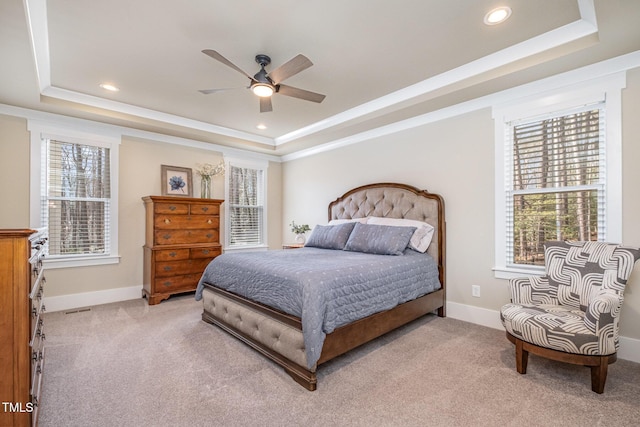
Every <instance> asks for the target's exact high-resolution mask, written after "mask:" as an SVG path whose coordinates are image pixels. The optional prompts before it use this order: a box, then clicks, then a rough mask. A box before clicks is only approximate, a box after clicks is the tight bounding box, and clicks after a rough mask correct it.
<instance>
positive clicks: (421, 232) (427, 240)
mask: <svg viewBox="0 0 640 427" xmlns="http://www.w3.org/2000/svg"><path fill="white" fill-rule="evenodd" d="M367 224H377V225H393V226H396V227H416V231H414V232H413V236H411V240H410V241H409V247H410V248H411V249H413V250H416V251H418V252H422V253H425V252H426V251H427V249H428V248H429V245H430V244H431V239H432V238H433V230H434V228H433V226H432V225H430V224H427V223H426V222H422V221H415V220H413V219H402V218H380V217H376V216H371V217H369V220H368V221H367Z"/></svg>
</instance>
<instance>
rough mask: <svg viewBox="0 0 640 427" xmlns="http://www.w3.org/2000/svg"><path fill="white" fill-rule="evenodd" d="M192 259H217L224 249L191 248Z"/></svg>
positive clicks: (214, 247)
mask: <svg viewBox="0 0 640 427" xmlns="http://www.w3.org/2000/svg"><path fill="white" fill-rule="evenodd" d="M190 252H191V256H190V258H191V259H197V258H213V257H217V256H218V255H220V254H221V253H222V248H221V247H220V246H211V247H206V248H191V249H190Z"/></svg>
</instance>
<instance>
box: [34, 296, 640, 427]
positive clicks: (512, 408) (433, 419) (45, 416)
mask: <svg viewBox="0 0 640 427" xmlns="http://www.w3.org/2000/svg"><path fill="white" fill-rule="evenodd" d="M201 312H202V308H201V303H199V302H196V301H194V299H193V296H192V295H188V296H182V297H173V298H171V299H169V300H167V301H164V302H162V303H161V304H159V305H156V306H152V307H149V306H148V305H147V304H146V302H145V300H142V299H139V300H134V301H126V302H122V303H114V304H106V305H102V306H95V307H91V309H90V311H80V312H76V313H70V314H65V313H63V312H58V313H48V314H47V315H46V319H45V322H46V323H45V328H46V335H47V341H46V344H47V348H46V363H45V369H44V383H43V397H42V404H41V408H40V410H41V413H40V426H41V427H46V426H65V427H69V426H136V427H137V426H236V425H238V426H255V425H260V426H284V425H287V426H289V425H292V426H299V425H300V426H301V425H304V426H327V425H331V426H352V425H354V426H431V425H433V426H498V425H499V426H587V425H590V426H592V425H600V426H631V425H633V426H635V425H638V422H640V421H639V420H640V364H636V363H631V362H628V361H625V360H619V361H618V362H616V363H615V364H613V365H611V366H610V368H609V377H608V380H607V384H606V387H605V392H604V394H602V395H598V394H596V393H593V392H592V391H591V387H590V374H589V369H588V368H584V367H578V366H572V365H566V364H561V363H558V362H553V361H548V360H544V359H540V358H538V357H536V356H530V358H529V368H528V373H527V375H519V374H518V373H517V372H516V371H515V360H514V350H513V345H512V344H510V343H509V342H508V341H507V339H506V338H505V336H504V332H502V331H498V330H494V329H489V328H484V327H481V326H476V325H473V324H469V323H465V322H462V321H458V320H455V319H451V318H444V319H442V318H438V317H436V316H431V315H430V316H427V317H424V318H422V319H419V320H417V321H415V322H413V323H412V324H410V325H407V326H405V327H403V328H401V329H400V330H397V331H394V332H392V333H390V334H388V335H386V336H384V337H382V338H380V339H378V340H376V341H374V342H372V343H370V344H367V345H365V346H363V347H361V348H359V349H356V350H354V351H352V352H350V353H348V354H347V355H344V356H342V357H340V358H338V359H336V360H334V361H332V362H329V363H327V364H325V365H323V366H322V367H321V368H320V370H319V373H318V390H317V391H315V392H309V391H306V390H305V389H303V388H302V387H301V386H299V385H298V384H296V383H295V382H294V381H293V380H292V379H291V378H290V377H289V376H288V375H287V374H286V373H284V371H283V370H282V369H280V368H279V367H277V366H276V365H274V364H273V363H271V362H269V361H268V360H266V359H264V358H263V357H262V356H260V355H259V354H258V353H257V352H255V351H253V350H251V349H250V348H248V347H247V346H245V345H244V344H242V343H240V342H239V341H237V340H236V339H234V338H232V337H231V336H229V335H227V334H226V333H224V332H223V331H221V330H219V329H218V328H216V327H214V326H211V325H209V324H206V323H204V322H202V320H201V319H200V315H201Z"/></svg>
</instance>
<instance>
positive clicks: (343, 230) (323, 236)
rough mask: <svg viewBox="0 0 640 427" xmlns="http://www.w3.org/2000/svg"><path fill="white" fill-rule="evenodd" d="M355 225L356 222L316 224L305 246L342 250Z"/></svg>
mask: <svg viewBox="0 0 640 427" xmlns="http://www.w3.org/2000/svg"><path fill="white" fill-rule="evenodd" d="M355 225H356V223H355V222H347V223H344V224H338V225H316V226H315V228H314V229H313V232H312V233H311V236H309V239H308V240H307V243H306V244H305V246H310V247H314V248H322V249H338V250H342V249H344V245H345V244H346V243H347V240H348V239H349V235H350V234H351V231H352V230H353V227H354V226H355Z"/></svg>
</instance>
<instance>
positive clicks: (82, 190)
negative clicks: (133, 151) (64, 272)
mask: <svg viewBox="0 0 640 427" xmlns="http://www.w3.org/2000/svg"><path fill="white" fill-rule="evenodd" d="M43 144H44V147H43V148H44V149H43V150H42V156H43V158H42V165H44V167H45V168H46V169H44V170H43V173H42V174H41V185H42V188H41V197H42V200H41V221H42V224H46V225H47V226H48V228H49V242H48V252H49V255H50V256H51V257H65V256H73V257H78V256H93V255H104V254H109V253H110V250H111V248H110V242H111V239H110V233H111V229H110V225H111V218H110V212H111V177H110V171H111V167H110V150H109V148H107V147H102V146H95V145H84V144H81V143H75V142H74V143H72V142H65V141H58V140H53V139H44V140H43Z"/></svg>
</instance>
